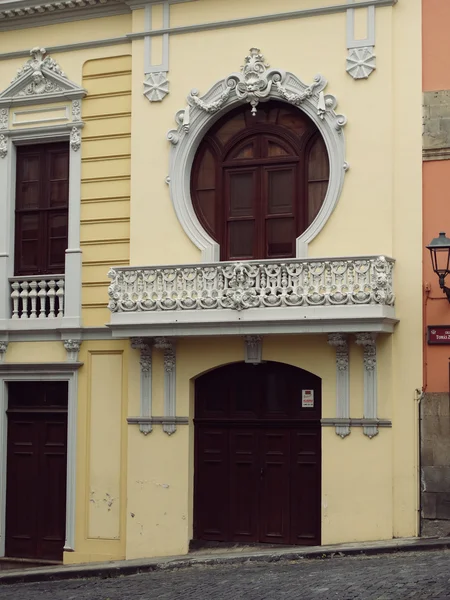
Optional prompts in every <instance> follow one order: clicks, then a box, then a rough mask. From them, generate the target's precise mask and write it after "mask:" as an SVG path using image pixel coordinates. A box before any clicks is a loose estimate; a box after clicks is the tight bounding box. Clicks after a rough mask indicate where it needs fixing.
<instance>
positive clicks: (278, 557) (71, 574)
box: [0, 537, 450, 585]
mask: <svg viewBox="0 0 450 600" xmlns="http://www.w3.org/2000/svg"><path fill="white" fill-rule="evenodd" d="M446 548H449V549H450V537H446V538H397V539H394V540H383V541H379V542H352V543H347V544H333V545H330V546H289V547H287V546H282V547H278V548H274V547H273V546H270V547H269V548H267V549H266V548H261V547H258V548H254V547H249V546H242V547H239V548H236V547H233V548H231V549H229V550H224V549H223V548H220V549H216V550H212V549H203V550H199V551H195V552H191V553H190V554H185V555H182V556H170V557H163V558H139V559H133V560H117V561H109V562H102V563H89V564H78V565H66V566H64V565H62V566H51V567H49V566H42V567H39V568H26V569H24V568H23V567H19V568H17V569H14V570H9V571H4V572H0V585H1V584H8V583H31V582H37V581H51V580H61V579H85V578H89V577H103V578H107V577H119V576H124V575H136V574H138V573H149V572H151V571H159V570H175V569H183V568H187V567H194V566H215V565H227V564H243V563H247V562H260V563H264V562H271V563H272V562H280V561H288V560H289V561H293V560H294V561H295V560H301V559H308V558H309V559H314V558H320V559H326V558H338V557H341V556H352V555H374V554H386V553H394V552H418V551H424V550H443V549H446Z"/></svg>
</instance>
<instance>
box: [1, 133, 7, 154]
mask: <svg viewBox="0 0 450 600" xmlns="http://www.w3.org/2000/svg"><path fill="white" fill-rule="evenodd" d="M7 154H8V140H7V138H6V136H4V135H3V133H0V158H6V155H7Z"/></svg>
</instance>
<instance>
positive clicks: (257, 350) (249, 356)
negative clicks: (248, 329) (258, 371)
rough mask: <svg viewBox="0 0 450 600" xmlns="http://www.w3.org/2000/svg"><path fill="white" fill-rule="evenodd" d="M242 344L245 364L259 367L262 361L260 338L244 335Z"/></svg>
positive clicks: (258, 336)
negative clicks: (243, 345)
mask: <svg viewBox="0 0 450 600" xmlns="http://www.w3.org/2000/svg"><path fill="white" fill-rule="evenodd" d="M244 343H245V362H246V363H250V364H252V365H259V364H260V363H261V361H262V337H261V336H260V335H246V336H245V337H244Z"/></svg>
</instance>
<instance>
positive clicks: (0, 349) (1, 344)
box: [0, 340, 8, 364]
mask: <svg viewBox="0 0 450 600" xmlns="http://www.w3.org/2000/svg"><path fill="white" fill-rule="evenodd" d="M7 349H8V342H6V341H3V340H2V341H0V364H1V363H2V362H3V361H4V360H5V356H6V351H7Z"/></svg>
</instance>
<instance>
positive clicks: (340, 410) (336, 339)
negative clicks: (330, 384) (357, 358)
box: [328, 333, 350, 438]
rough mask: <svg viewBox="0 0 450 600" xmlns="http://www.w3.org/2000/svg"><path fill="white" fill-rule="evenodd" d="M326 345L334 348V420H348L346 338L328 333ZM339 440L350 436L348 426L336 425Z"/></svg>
mask: <svg viewBox="0 0 450 600" xmlns="http://www.w3.org/2000/svg"><path fill="white" fill-rule="evenodd" d="M328 343H329V344H330V346H333V348H336V418H337V419H350V383H349V381H350V372H349V371H350V368H349V353H348V338H347V336H346V335H344V334H342V333H330V334H329V335H328ZM336 434H337V435H339V436H340V437H341V438H345V437H346V436H347V435H350V425H349V424H345V425H344V424H342V425H336Z"/></svg>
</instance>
